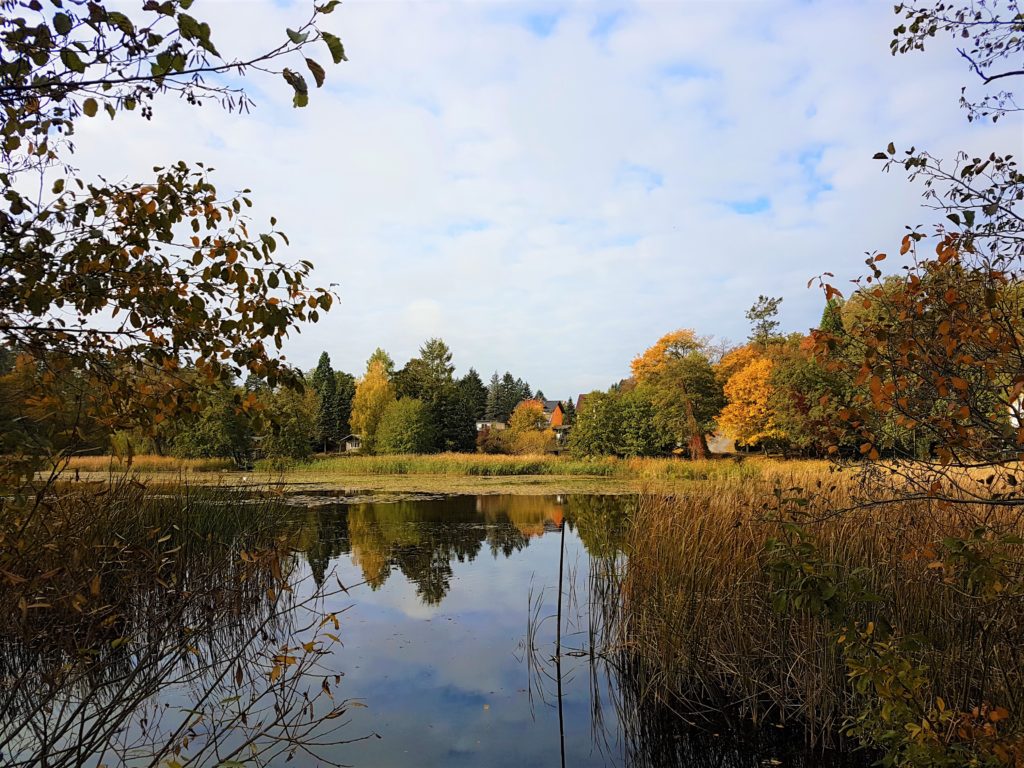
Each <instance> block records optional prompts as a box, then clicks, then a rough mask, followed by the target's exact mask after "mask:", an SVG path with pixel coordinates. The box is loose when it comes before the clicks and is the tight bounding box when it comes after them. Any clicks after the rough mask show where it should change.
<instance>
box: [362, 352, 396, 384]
mask: <svg viewBox="0 0 1024 768" xmlns="http://www.w3.org/2000/svg"><path fill="white" fill-rule="evenodd" d="M374 362H378V363H380V364H381V365H383V366H384V373H386V374H387V376H388V378H389V379H390V378H392V377H393V376H394V375H395V361H394V360H392V359H391V355H389V354H388V353H387V352H385V351H384V350H383V349H381V348H380V347H377V348H376V349H375V350H373V354H372V355H370V358H369V359H368V360H367V361H366V370H370V366H371V365H372V364H373V363H374Z"/></svg>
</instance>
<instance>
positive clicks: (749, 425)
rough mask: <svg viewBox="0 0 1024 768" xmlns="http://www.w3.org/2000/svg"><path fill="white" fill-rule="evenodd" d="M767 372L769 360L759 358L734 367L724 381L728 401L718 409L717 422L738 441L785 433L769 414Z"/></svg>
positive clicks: (769, 392) (768, 370)
mask: <svg viewBox="0 0 1024 768" xmlns="http://www.w3.org/2000/svg"><path fill="white" fill-rule="evenodd" d="M771 376H772V361H771V360H768V359H767V358H759V359H757V360H754V361H753V362H751V363H750V364H748V365H747V366H745V367H744V368H741V369H739V370H738V371H736V373H734V374H733V375H732V376H731V377H730V378H729V380H728V381H727V382H726V383H725V396H726V397H727V398H728V399H729V404H728V405H726V406H725V408H724V409H722V415H721V416H719V418H718V424H719V426H720V427H721V428H722V430H723V431H724V432H726V434H728V435H729V436H730V437H732V438H733V439H734V440H736V441H737V442H738V443H741V444H743V445H753V444H754V443H758V442H761V441H763V440H773V439H780V438H783V437H785V434H784V433H783V432H782V430H780V429H779V428H778V427H776V426H775V420H774V418H773V417H772V410H771V406H770V400H771V396H772V384H771Z"/></svg>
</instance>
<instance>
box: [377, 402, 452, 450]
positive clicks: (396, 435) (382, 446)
mask: <svg viewBox="0 0 1024 768" xmlns="http://www.w3.org/2000/svg"><path fill="white" fill-rule="evenodd" d="M436 441H437V438H436V435H435V434H434V421H433V419H432V418H431V415H430V412H429V411H428V409H427V406H426V405H425V404H424V403H423V401H422V400H417V399H415V398H411V397H402V398H399V399H398V400H394V401H392V402H391V403H390V404H389V405H388V406H387V409H386V410H385V411H384V414H383V415H382V416H381V419H380V424H379V426H378V427H377V435H376V440H375V443H374V445H375V450H376V452H377V453H381V454H394V453H428V452H430V451H432V450H433V449H434V445H435V444H436Z"/></svg>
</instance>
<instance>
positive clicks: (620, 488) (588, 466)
mask: <svg viewBox="0 0 1024 768" xmlns="http://www.w3.org/2000/svg"><path fill="white" fill-rule="evenodd" d="M69 470H70V471H71V472H74V471H75V470H77V471H78V472H79V474H80V476H81V477H82V478H83V479H90V480H98V479H102V478H105V477H107V476H109V475H110V474H111V473H114V474H119V473H129V474H135V475H138V476H139V477H141V478H143V479H146V478H149V479H153V480H169V479H171V478H170V476H171V475H178V476H185V477H187V478H188V480H189V482H190V483H193V484H200V485H201V484H208V485H250V484H255V485H262V484H274V485H278V484H280V485H302V486H303V487H315V488H322V489H339V490H353V491H386V492H410V491H424V492H430V493H449V494H496V493H510V494H531V495H533V494H564V493H612V494H616V493H636V492H638V491H652V492H670V493H671V492H675V491H678V490H680V489H682V488H685V487H687V486H689V485H690V484H693V483H705V482H723V483H731V484H736V485H740V486H742V485H744V484H746V483H748V482H751V481H754V480H767V481H769V482H776V481H778V482H783V483H794V482H802V481H804V480H807V479H809V478H811V477H818V476H821V475H823V474H827V472H828V464H827V463H825V462H818V461H778V460H774V459H764V458H761V457H751V458H739V459H737V458H721V459H712V460H707V461H688V460H686V459H668V458H666V459H661V458H644V459H618V458H614V457H598V458H590V459H573V458H570V457H567V456H554V455H539V456H502V455H485V454H466V453H441V454H427V455H404V456H359V455H355V456H316V457H314V458H312V459H311V460H309V461H287V462H281V461H276V460H275V461H270V460H263V461H258V462H257V464H256V467H255V469H254V470H253V471H247V472H240V471H238V470H237V469H235V468H234V467H233V465H232V464H231V462H230V461H229V460H226V459H197V460H186V459H174V458H169V457H161V456H136V457H135V458H134V459H133V460H132V462H131V464H130V466H129V463H128V462H126V461H123V460H119V459H117V458H114V457H109V456H89V457H79V458H75V459H73V460H72V461H71V463H70V465H69ZM175 479H176V478H175Z"/></svg>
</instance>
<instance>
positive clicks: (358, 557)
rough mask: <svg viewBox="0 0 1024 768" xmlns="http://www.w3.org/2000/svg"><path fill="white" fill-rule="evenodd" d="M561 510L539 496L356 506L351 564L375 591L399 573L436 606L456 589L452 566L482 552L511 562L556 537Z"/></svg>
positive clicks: (352, 514) (556, 503) (350, 528)
mask: <svg viewBox="0 0 1024 768" xmlns="http://www.w3.org/2000/svg"><path fill="white" fill-rule="evenodd" d="M563 508H564V507H563V505H562V503H561V502H559V501H558V500H555V499H553V498H551V497H536V496H511V497H509V496H481V497H471V496H458V497H452V498H448V499H444V500H440V501H413V502H398V503H394V504H357V505H353V506H351V507H349V508H348V514H347V519H348V537H349V540H350V541H351V546H352V559H353V562H355V563H356V564H357V565H358V566H359V567H360V568H361V569H362V572H363V578H364V579H365V580H366V581H367V583H368V584H369V585H370V586H371V587H373V588H374V589H376V588H378V587H380V586H381V585H383V584H384V582H385V581H386V580H387V578H388V575H389V574H390V573H391V568H392V567H396V568H398V569H399V571H401V572H402V574H403V575H404V576H405V577H406V578H407V579H408V580H409V581H411V582H412V583H413V584H415V585H416V592H417V594H418V595H419V597H420V598H421V599H422V600H423V601H424V603H426V604H428V605H436V604H438V603H439V602H441V600H443V599H444V597H445V595H447V594H448V591H449V589H450V588H451V580H452V575H453V569H452V564H453V563H454V562H456V561H458V562H471V561H473V560H474V559H475V558H476V556H477V555H478V554H479V552H480V550H481V549H482V548H483V546H484V544H486V545H487V547H488V548H489V549H490V551H491V555H492V556H493V557H495V558H497V557H498V556H499V555H502V556H504V557H510V556H511V555H512V554H514V553H515V552H518V551H519V550H521V549H523V548H524V547H526V546H527V545H528V544H529V541H530V538H531V537H534V536H541V535H543V534H544V533H545V532H548V531H555V530H558V526H559V525H560V524H561V521H562V510H563Z"/></svg>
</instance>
